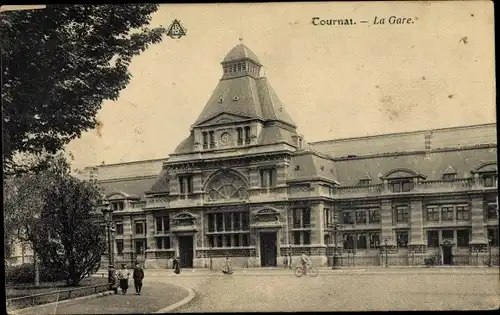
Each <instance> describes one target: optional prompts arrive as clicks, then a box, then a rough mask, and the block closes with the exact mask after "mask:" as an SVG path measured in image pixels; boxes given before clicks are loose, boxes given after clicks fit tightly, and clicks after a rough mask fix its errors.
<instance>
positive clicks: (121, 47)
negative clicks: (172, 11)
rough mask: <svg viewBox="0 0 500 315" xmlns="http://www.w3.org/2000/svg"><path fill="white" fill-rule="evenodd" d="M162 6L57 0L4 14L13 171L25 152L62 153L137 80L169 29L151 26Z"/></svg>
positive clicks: (6, 142)
mask: <svg viewBox="0 0 500 315" xmlns="http://www.w3.org/2000/svg"><path fill="white" fill-rule="evenodd" d="M157 9H158V5H154V4H125V5H124V4H121V5H64V6H63V5H49V6H47V8H46V9H41V10H23V11H9V12H3V13H2V14H1V17H0V32H1V35H2V45H1V58H2V81H3V82H2V83H3V87H2V114H3V124H2V144H3V159H4V170H5V171H11V172H12V171H14V170H15V163H13V156H14V155H15V154H17V153H37V152H39V151H40V150H46V151H47V152H49V153H51V154H54V153H56V152H57V151H58V150H60V149H61V148H62V147H63V146H64V145H65V144H67V143H68V142H69V141H71V140H72V139H75V138H77V137H79V136H80V135H81V133H82V132H83V131H86V130H89V129H92V128H94V127H95V126H96V123H97V122H96V118H95V116H96V114H97V112H98V111H99V109H100V108H101V104H102V102H103V101H104V100H116V99H117V98H118V96H119V93H120V91H121V90H122V89H124V88H125V87H126V85H127V84H128V83H129V80H130V78H131V74H130V73H129V71H128V70H127V69H128V66H129V64H130V62H131V60H132V57H133V56H136V55H138V54H140V53H141V52H143V51H144V50H145V49H147V48H148V46H150V45H151V44H154V43H158V42H160V41H161V40H162V36H163V33H164V32H165V29H164V28H162V27H159V28H154V29H150V28H148V25H149V22H150V20H151V17H152V14H153V13H154V12H156V11H157ZM13 169H14V170H13Z"/></svg>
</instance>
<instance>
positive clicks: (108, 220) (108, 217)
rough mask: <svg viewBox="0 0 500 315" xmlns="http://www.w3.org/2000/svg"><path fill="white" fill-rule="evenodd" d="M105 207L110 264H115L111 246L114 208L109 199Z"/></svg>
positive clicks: (103, 209)
mask: <svg viewBox="0 0 500 315" xmlns="http://www.w3.org/2000/svg"><path fill="white" fill-rule="evenodd" d="M103 206H104V207H103V208H102V210H101V211H102V214H103V216H104V223H105V224H106V238H107V242H108V265H109V266H110V265H113V258H114V257H113V250H112V246H111V230H112V228H111V224H112V222H111V220H112V218H111V216H112V212H113V210H111V208H110V207H109V203H108V202H107V201H105V202H104V204H103ZM113 230H114V229H113Z"/></svg>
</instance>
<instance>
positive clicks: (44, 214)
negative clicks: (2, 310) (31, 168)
mask: <svg viewBox="0 0 500 315" xmlns="http://www.w3.org/2000/svg"><path fill="white" fill-rule="evenodd" d="M50 161H51V162H50V163H49V164H48V166H47V169H46V170H45V171H43V172H41V173H38V174H33V173H30V174H23V175H21V176H17V177H11V178H9V179H8V189H6V194H5V195H4V198H5V199H4V209H5V214H4V216H5V218H6V219H5V227H6V228H5V231H6V233H11V234H10V235H11V237H16V236H17V237H19V238H21V239H22V240H27V241H29V242H30V243H31V244H32V247H33V249H34V250H35V251H36V253H37V254H38V257H39V259H40V262H41V264H42V265H43V266H46V267H49V266H50V268H51V270H53V272H54V273H55V274H56V273H60V272H63V273H64V274H65V275H66V280H67V282H68V284H71V285H76V284H78V282H79V281H80V280H81V279H83V277H84V276H85V275H87V274H90V273H92V272H94V271H95V270H97V268H98V267H99V264H100V260H101V257H102V255H103V254H104V251H105V241H104V239H103V238H102V229H101V226H100V224H99V220H98V218H99V213H97V208H98V202H99V200H100V197H101V194H100V191H99V188H98V187H97V186H96V185H95V184H93V183H91V182H89V181H82V180H79V179H78V178H75V177H73V176H72V175H71V174H70V168H69V164H68V163H67V161H66V160H65V159H64V157H63V156H61V155H59V156H56V157H55V158H53V159H51V160H50Z"/></svg>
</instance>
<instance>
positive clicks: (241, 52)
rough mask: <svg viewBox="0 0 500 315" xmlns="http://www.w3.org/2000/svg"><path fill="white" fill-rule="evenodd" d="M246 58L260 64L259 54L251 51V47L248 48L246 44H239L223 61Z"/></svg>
mask: <svg viewBox="0 0 500 315" xmlns="http://www.w3.org/2000/svg"><path fill="white" fill-rule="evenodd" d="M245 58H248V59H251V60H252V61H255V62H256V63H258V64H260V61H259V58H257V55H256V54H254V53H253V51H251V50H250V48H248V47H247V46H245V45H244V44H239V45H238V46H236V47H234V48H233V49H231V50H230V51H229V53H228V54H227V55H226V57H225V58H224V60H223V61H222V62H230V61H236V60H242V59H245Z"/></svg>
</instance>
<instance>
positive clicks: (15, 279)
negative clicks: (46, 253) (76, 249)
mask: <svg viewBox="0 0 500 315" xmlns="http://www.w3.org/2000/svg"><path fill="white" fill-rule="evenodd" d="M39 271H40V273H39V275H40V282H58V281H65V280H66V276H65V274H64V272H54V271H52V270H51V269H50V268H48V267H45V266H42V265H40V269H39ZM5 280H6V282H10V283H33V282H34V281H35V266H34V264H32V263H29V264H21V265H14V266H6V267H5Z"/></svg>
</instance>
